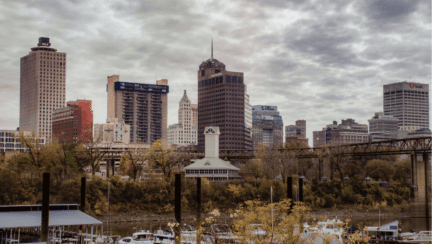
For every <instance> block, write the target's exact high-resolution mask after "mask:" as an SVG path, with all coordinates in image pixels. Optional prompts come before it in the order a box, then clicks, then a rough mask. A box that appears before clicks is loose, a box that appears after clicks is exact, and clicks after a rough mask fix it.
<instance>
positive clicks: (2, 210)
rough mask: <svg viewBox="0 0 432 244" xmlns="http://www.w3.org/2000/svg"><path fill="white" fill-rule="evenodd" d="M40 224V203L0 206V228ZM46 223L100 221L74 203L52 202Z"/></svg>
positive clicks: (69, 223) (66, 223) (89, 222)
mask: <svg viewBox="0 0 432 244" xmlns="http://www.w3.org/2000/svg"><path fill="white" fill-rule="evenodd" d="M53 209H55V210H53ZM23 210H24V211H23ZM41 224H42V210H41V205H22V206H18V205H13V206H11V205H9V206H5V205H3V206H0V229H5V228H29V227H41ZM48 225H49V226H71V225H102V222H101V221H99V220H97V219H95V218H93V217H91V216H90V215H88V214H85V213H83V212H81V211H80V210H78V205H76V204H53V205H50V210H49V223H48Z"/></svg>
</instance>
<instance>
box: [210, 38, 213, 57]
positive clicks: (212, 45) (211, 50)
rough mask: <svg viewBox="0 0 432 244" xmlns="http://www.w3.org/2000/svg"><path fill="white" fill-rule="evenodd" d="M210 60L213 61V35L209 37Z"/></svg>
mask: <svg viewBox="0 0 432 244" xmlns="http://www.w3.org/2000/svg"><path fill="white" fill-rule="evenodd" d="M210 60H212V61H213V37H212V38H211V58H210Z"/></svg>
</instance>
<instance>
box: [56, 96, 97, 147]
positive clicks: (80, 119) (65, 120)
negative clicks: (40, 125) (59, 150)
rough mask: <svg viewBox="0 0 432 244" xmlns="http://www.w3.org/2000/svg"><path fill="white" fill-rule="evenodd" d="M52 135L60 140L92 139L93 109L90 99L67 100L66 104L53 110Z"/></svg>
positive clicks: (81, 141)
mask: <svg viewBox="0 0 432 244" xmlns="http://www.w3.org/2000/svg"><path fill="white" fill-rule="evenodd" d="M52 128H53V137H56V138H58V139H59V141H61V142H68V143H72V142H74V143H83V142H84V143H87V142H91V141H92V140H93V110H92V102H91V101H90V100H76V101H69V102H67V106H66V107H64V108H59V109H55V110H53V113H52Z"/></svg>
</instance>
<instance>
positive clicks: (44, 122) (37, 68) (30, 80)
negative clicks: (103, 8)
mask: <svg viewBox="0 0 432 244" xmlns="http://www.w3.org/2000/svg"><path fill="white" fill-rule="evenodd" d="M50 46H51V43H50V40H49V38H47V37H41V38H39V43H38V44H37V47H33V48H32V49H31V52H30V53H29V54H28V55H27V56H24V57H22V58H21V77H20V119H19V126H20V129H22V130H25V131H32V132H35V133H36V135H37V136H40V137H41V138H44V140H49V139H51V133H52V128H51V125H52V120H51V114H52V111H53V109H57V108H61V107H64V106H65V101H66V98H65V95H66V94H65V93H66V53H61V52H57V49H54V48H51V47H50Z"/></svg>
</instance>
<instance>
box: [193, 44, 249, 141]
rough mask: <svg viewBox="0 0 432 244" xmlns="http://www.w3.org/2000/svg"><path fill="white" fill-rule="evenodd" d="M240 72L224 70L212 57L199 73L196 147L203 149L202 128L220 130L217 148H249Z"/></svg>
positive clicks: (222, 65) (202, 65)
mask: <svg viewBox="0 0 432 244" xmlns="http://www.w3.org/2000/svg"><path fill="white" fill-rule="evenodd" d="M243 77H244V75H243V73H241V72H234V71H227V70H225V64H224V63H222V62H220V61H219V60H217V59H215V58H213V42H212V48H211V57H210V59H207V60H206V61H204V62H202V63H201V65H200V66H199V70H198V148H200V149H204V128H205V127H208V126H218V127H219V128H220V132H221V136H220V141H219V144H220V149H252V140H251V135H250V132H248V130H247V129H246V122H245V84H244V82H243Z"/></svg>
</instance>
